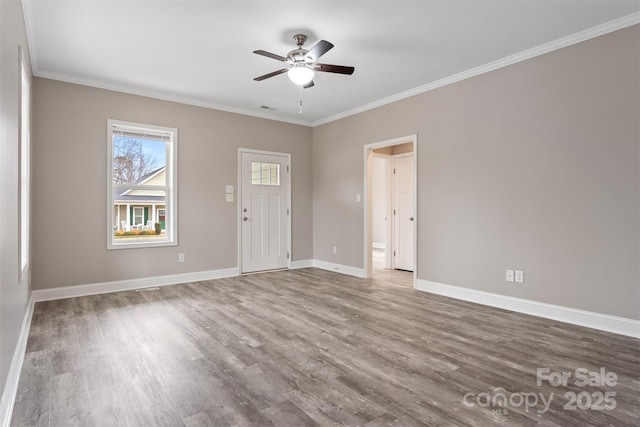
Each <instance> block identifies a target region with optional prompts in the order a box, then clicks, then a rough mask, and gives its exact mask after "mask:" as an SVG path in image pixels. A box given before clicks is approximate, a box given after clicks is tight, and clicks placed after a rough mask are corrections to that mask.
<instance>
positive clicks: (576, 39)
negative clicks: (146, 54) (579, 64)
mask: <svg viewBox="0 0 640 427" xmlns="http://www.w3.org/2000/svg"><path fill="white" fill-rule="evenodd" d="M22 9H23V14H24V19H25V24H26V28H27V40H28V43H29V53H30V59H31V68H32V70H33V71H32V72H33V75H34V76H36V77H42V78H47V79H52V80H58V81H63V82H67V83H73V84H78V85H82V86H90V87H95V88H99V89H106V90H112V91H116V92H123V93H128V94H131V95H138V96H145V97H149V98H155V99H160V100H163V101H170V102H177V103H180V104H187V105H193V106H197V107H203V108H209V109H213V110H219V111H225V112H228V113H235V114H241V115H245V116H251V117H257V118H261V119H266V120H274V121H278V122H284V123H290V124H294V125H300V126H308V127H316V126H320V125H323V124H327V123H331V122H334V121H336V120H340V119H343V118H346V117H349V116H353V115H356V114H359V113H363V112H365V111H369V110H372V109H374V108H378V107H382V106H384V105H387V104H391V103H393V102H396V101H400V100H402V99H405V98H409V97H412V96H415V95H419V94H422V93H425V92H429V91H431V90H434V89H438V88H441V87H443V86H447V85H450V84H453V83H457V82H460V81H462V80H466V79H469V78H472V77H475V76H479V75H481V74H484V73H488V72H490V71H494V70H497V69H500V68H503V67H506V66H509V65H513V64H516V63H518V62H522V61H526V60H527V59H531V58H535V57H536V56H540V55H544V54H546V53H550V52H553V51H556V50H559V49H562V48H565V47H568V46H571V45H574V44H577V43H580V42H583V41H586V40H590V39H593V38H596V37H599V36H602V35H605V34H609V33H612V32H614V31H618V30H621V29H623V28H627V27H630V26H632V25H637V24H640V12H636V13H632V14H631V15H627V16H624V17H622V18H618V19H615V20H613V21H610V22H607V23H604V24H601V25H598V26H596V27H592V28H589V29H586V30H584V31H580V32H578V33H574V34H571V35H569V36H566V37H563V38H560V39H557V40H554V41H551V42H549V43H545V44H542V45H539V46H536V47H534V48H531V49H527V50H524V51H522V52H519V53H516V54H513V55H509V56H507V57H504V58H502V59H498V60H496V61H492V62H489V63H487V64H484V65H480V66H478V67H474V68H471V69H469V70H466V71H463V72H460V73H457V74H453V75H451V76H448V77H445V78H442V79H440V80H436V81H434V82H431V83H427V84H424V85H422V86H418V87H416V88H413V89H410V90H407V91H404V92H400V93H397V94H395V95H392V96H389V97H386V98H382V99H379V100H377V101H374V102H371V103H369V104H365V105H362V106H359V107H356V108H353V109H350V110H346V111H343V112H342V113H338V114H334V115H331V116H328V117H325V118H323V119H320V120H316V121H305V120H299V119H292V118H288V117H282V116H279V115H276V114H268V113H263V112H258V111H253V110H249V109H244V108H237V107H231V106H228V105H223V104H217V103H214V102H208V101H204V100H200V99H196V98H190V97H185V96H179V95H175V94H169V93H165V92H162V91H156V90H151V89H142V88H138V87H133V86H128V85H122V84H116V83H105V82H100V81H97V80H90V79H80V78H77V77H73V76H70V75H66V74H61V73H54V72H50V71H46V70H41V69H40V67H39V65H38V61H37V57H36V54H35V52H36V51H37V47H36V43H35V36H34V34H33V29H32V28H33V25H32V22H33V17H32V13H33V12H32V6H31V2H30V1H25V0H22Z"/></svg>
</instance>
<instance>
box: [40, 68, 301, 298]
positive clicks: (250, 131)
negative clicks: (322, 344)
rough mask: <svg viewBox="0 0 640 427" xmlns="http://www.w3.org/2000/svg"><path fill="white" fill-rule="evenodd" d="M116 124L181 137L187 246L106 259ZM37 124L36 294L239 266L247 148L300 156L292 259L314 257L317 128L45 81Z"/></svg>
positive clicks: (295, 163) (182, 240)
mask: <svg viewBox="0 0 640 427" xmlns="http://www.w3.org/2000/svg"><path fill="white" fill-rule="evenodd" d="M109 118H114V119H121V120H126V121H131V122H139V123H146V124H154V125H161V126H169V127H176V128H178V139H179V141H178V180H179V183H178V191H179V193H178V199H179V204H178V210H179V212H178V215H179V217H178V221H179V246H177V247H165V248H149V249H121V250H112V251H107V249H106V248H107V243H106V235H105V222H106V215H107V213H106V194H105V191H106V188H107V187H106V186H107V183H106V176H107V171H106V162H107V141H106V126H107V119H109ZM34 122H35V124H34V127H35V129H34V138H33V139H34V153H33V161H34V166H33V170H34V179H33V181H34V203H33V217H34V227H33V262H34V266H33V287H34V288H35V289H45V288H52V287H58V286H69V285H83V284H90V283H100V282H107V281H116V280H125V279H135V278H143V277H153V276H162V275H169V274H178V273H185V272H196V271H208V270H215V269H222V268H230V267H236V266H237V228H236V227H237V219H238V218H237V217H238V215H237V205H236V203H235V202H234V203H227V202H225V185H226V184H233V185H234V186H237V176H238V175H237V157H238V147H244V148H255V149H261V150H269V151H281V152H290V153H291V159H292V160H291V162H292V220H293V221H292V235H293V259H294V260H302V259H311V258H312V243H311V239H312V211H311V206H312V199H311V132H312V130H311V129H310V128H308V127H304V126H297V125H291V124H285V123H280V122H275V121H271V120H264V119H258V118H254V117H248V116H242V115H238V114H232V113H226V112H222V111H214V110H210V109H205V108H200V107H194V106H188V105H184V104H178V103H173V102H167V101H160V100H157V99H151V98H145V97H140V96H134V95H128V94H123V93H119V92H113V91H108V90H102V89H96V88H90V87H86V86H80V85H74V84H69V83H62V82H58V81H53V80H48V79H40V78H36V79H35V92H34ZM236 194H237V188H236ZM178 253H185V254H186V256H185V258H186V262H185V263H180V264H179V263H178Z"/></svg>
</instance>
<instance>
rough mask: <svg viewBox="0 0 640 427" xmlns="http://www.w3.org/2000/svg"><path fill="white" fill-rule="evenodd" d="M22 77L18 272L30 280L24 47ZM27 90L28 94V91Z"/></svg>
mask: <svg viewBox="0 0 640 427" xmlns="http://www.w3.org/2000/svg"><path fill="white" fill-rule="evenodd" d="M18 54H19V58H20V60H19V62H20V64H19V76H20V98H19V102H20V109H19V115H20V120H19V126H20V127H19V141H20V142H19V149H18V150H19V151H18V156H19V161H18V167H19V179H20V181H19V184H18V186H19V187H18V194H19V196H18V198H19V200H18V206H19V208H18V209H19V217H18V218H19V227H18V246H19V249H18V273H19V276H18V277H19V278H20V283H25V282H29V268H30V267H29V266H30V218H31V213H30V209H31V200H30V198H31V170H30V166H31V129H30V127H31V77H30V76H29V70H28V69H27V63H26V61H25V58H24V50H23V49H22V46H20V47H19V48H18ZM25 92H26V93H25Z"/></svg>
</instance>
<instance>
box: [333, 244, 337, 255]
mask: <svg viewBox="0 0 640 427" xmlns="http://www.w3.org/2000/svg"><path fill="white" fill-rule="evenodd" d="M337 253H338V248H336V247H335V246H334V247H333V254H334V255H335V254H337Z"/></svg>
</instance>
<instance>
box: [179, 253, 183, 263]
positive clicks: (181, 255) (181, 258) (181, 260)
mask: <svg viewBox="0 0 640 427" xmlns="http://www.w3.org/2000/svg"><path fill="white" fill-rule="evenodd" d="M178 262H184V254H178Z"/></svg>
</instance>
